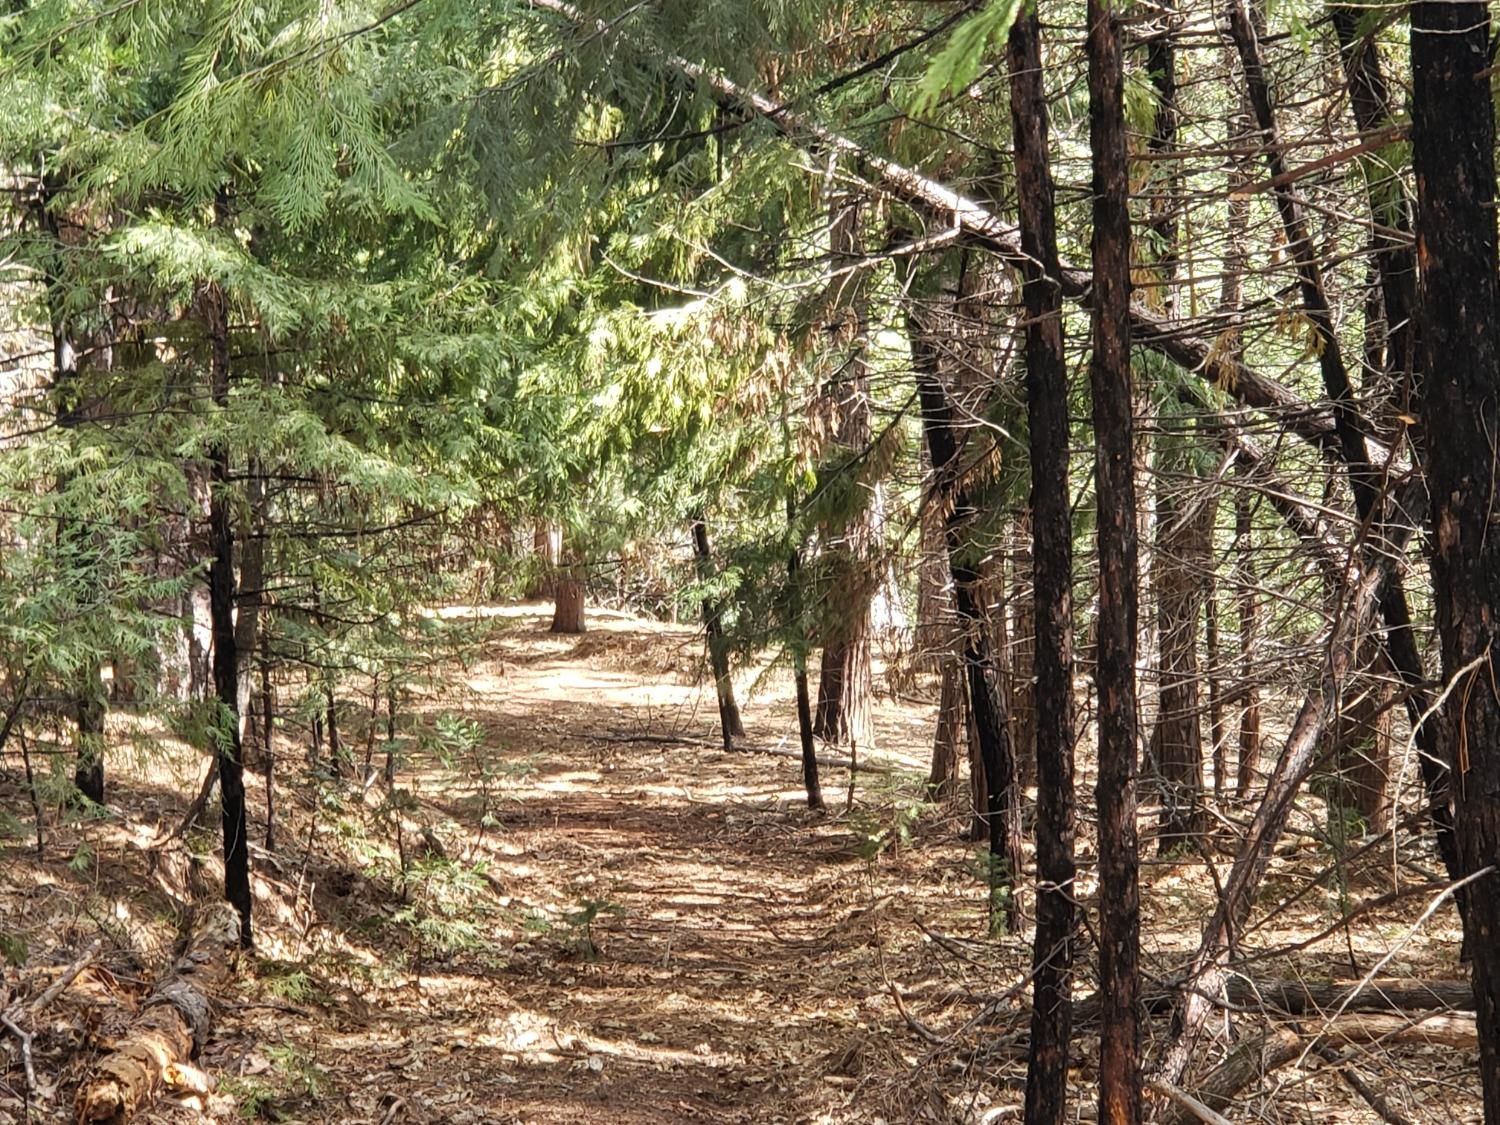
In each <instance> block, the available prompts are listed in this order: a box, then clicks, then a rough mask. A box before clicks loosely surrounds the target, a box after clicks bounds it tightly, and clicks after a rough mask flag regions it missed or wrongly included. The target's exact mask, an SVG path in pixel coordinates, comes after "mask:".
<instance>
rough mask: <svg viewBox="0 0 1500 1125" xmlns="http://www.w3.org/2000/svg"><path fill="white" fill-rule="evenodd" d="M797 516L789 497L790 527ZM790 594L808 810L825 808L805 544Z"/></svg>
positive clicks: (798, 549)
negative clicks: (806, 607)
mask: <svg viewBox="0 0 1500 1125" xmlns="http://www.w3.org/2000/svg"><path fill="white" fill-rule="evenodd" d="M795 514H796V504H795V501H794V500H793V499H792V497H791V496H787V498H786V521H787V526H788V527H789V528H790V527H791V526H792V524H793V517H794V516H795ZM786 580H787V594H788V600H789V602H790V605H791V614H790V616H791V625H792V678H793V682H794V685H795V687H796V690H797V735H798V738H799V740H800V741H801V745H802V785H803V788H805V789H806V790H807V807H808V808H810V809H821V808H822V807H823V783H822V780H821V779H820V778H819V776H818V751H817V745H816V743H815V742H814V741H813V739H814V734H813V716H812V693H811V692H810V691H809V690H808V684H807V622H806V618H805V616H804V614H803V612H802V544H801V543H800V542H798V543H794V544H793V545H792V550H791V553H790V554H788V555H787V558H786Z"/></svg>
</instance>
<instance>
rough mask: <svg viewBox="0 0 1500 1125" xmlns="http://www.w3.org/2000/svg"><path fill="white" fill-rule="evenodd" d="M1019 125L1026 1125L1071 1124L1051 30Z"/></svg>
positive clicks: (1030, 61) (1065, 563)
mask: <svg viewBox="0 0 1500 1125" xmlns="http://www.w3.org/2000/svg"><path fill="white" fill-rule="evenodd" d="M1007 61H1008V63H1009V68H1010V74H1011V79H1010V82H1011V124H1012V129H1013V133H1014V137H1015V159H1016V181H1017V196H1018V198H1019V200H1020V220H1021V238H1022V244H1023V246H1024V247H1025V249H1026V257H1027V265H1026V268H1025V273H1024V281H1023V285H1022V291H1021V296H1022V300H1023V302H1024V304H1025V307H1026V344H1025V347H1026V415H1027V419H1028V422H1029V428H1030V433H1031V567H1032V599H1031V607H1032V637H1033V649H1032V668H1033V671H1034V674H1035V677H1036V680H1035V686H1034V687H1033V688H1032V700H1031V701H1032V713H1033V716H1034V718H1033V728H1034V736H1035V740H1036V779H1037V780H1036V936H1035V940H1034V944H1033V948H1032V969H1033V973H1034V975H1035V980H1034V984H1033V986H1032V1007H1031V1013H1032V1014H1031V1049H1030V1052H1029V1056H1028V1064H1027V1073H1026V1106H1025V1113H1026V1117H1025V1121H1026V1125H1062V1122H1063V1121H1065V1120H1066V1119H1067V1110H1068V1044H1069V1041H1070V1039H1071V1038H1072V1029H1073V939H1074V929H1075V926H1076V921H1075V916H1074V915H1075V911H1074V906H1073V902H1074V893H1075V891H1074V886H1073V881H1074V879H1075V877H1076V876H1077V864H1076V861H1075V859H1074V851H1073V848H1074V836H1075V833H1076V826H1075V823H1074V793H1073V737H1074V729H1073V528H1072V509H1071V507H1070V505H1069V497H1068V368H1067V361H1066V358H1065V356H1064V354H1063V330H1062V289H1061V287H1060V286H1059V284H1058V281H1057V277H1058V272H1059V271H1058V261H1057V220H1056V215H1055V212H1054V209H1053V200H1054V196H1053V187H1052V172H1051V164H1050V161H1051V155H1050V151H1049V148H1050V140H1049V137H1048V120H1047V97H1046V91H1045V90H1044V89H1043V85H1042V48H1041V24H1040V22H1039V20H1038V19H1037V15H1036V10H1035V8H1027V9H1026V10H1025V11H1023V12H1022V14H1021V15H1020V16H1018V17H1017V19H1016V22H1015V24H1014V25H1013V26H1012V28H1011V33H1010V43H1009V46H1008V50H1007Z"/></svg>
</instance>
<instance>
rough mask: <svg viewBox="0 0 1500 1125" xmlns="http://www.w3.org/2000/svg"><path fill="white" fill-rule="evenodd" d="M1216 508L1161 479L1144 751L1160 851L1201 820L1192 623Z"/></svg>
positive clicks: (1198, 609) (1186, 837)
mask: <svg viewBox="0 0 1500 1125" xmlns="http://www.w3.org/2000/svg"><path fill="white" fill-rule="evenodd" d="M1216 507H1217V505H1216V504H1215V502H1214V501H1213V500H1212V499H1211V498H1203V497H1195V496H1193V495H1191V494H1190V493H1187V494H1185V493H1184V490H1183V489H1182V488H1181V486H1180V485H1179V484H1178V483H1176V482H1173V481H1171V480H1170V479H1169V478H1168V477H1167V476H1163V477H1162V478H1161V496H1160V498H1159V499H1158V501H1157V516H1158V523H1157V565H1156V597H1157V613H1158V626H1157V631H1158V635H1159V636H1160V638H1161V663H1160V674H1161V705H1160V708H1159V710H1158V715H1157V720H1156V728H1155V730H1154V731H1153V732H1152V736H1151V756H1152V758H1153V759H1154V760H1155V762H1156V768H1157V770H1158V771H1159V772H1160V775H1161V782H1162V810H1161V819H1160V832H1159V834H1158V837H1157V847H1158V849H1159V850H1160V852H1162V853H1163V854H1165V853H1167V852H1170V851H1172V850H1173V849H1174V848H1177V847H1179V846H1181V845H1182V844H1183V843H1185V842H1188V841H1190V840H1192V839H1194V838H1195V837H1197V836H1198V835H1200V834H1201V833H1202V832H1203V829H1204V827H1205V825H1206V814H1205V811H1204V807H1203V792H1202V790H1203V730H1202V718H1201V714H1200V710H1199V698H1198V683H1199V680H1200V679H1201V671H1200V669H1199V666H1198V628H1199V621H1200V618H1201V617H1202V609H1203V602H1204V593H1205V590H1204V581H1203V576H1204V575H1205V574H1206V573H1207V572H1208V567H1209V563H1210V560H1211V557H1212V554H1213V525H1214V513H1215V510H1216Z"/></svg>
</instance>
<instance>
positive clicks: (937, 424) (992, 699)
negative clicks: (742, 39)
mask: <svg viewBox="0 0 1500 1125" xmlns="http://www.w3.org/2000/svg"><path fill="white" fill-rule="evenodd" d="M907 324H908V327H907V331H908V334H909V335H910V337H911V349H912V367H913V368H914V369H915V372H916V377H917V391H918V398H919V400H920V403H921V408H922V429H923V432H924V433H925V435H926V438H927V450H928V454H929V456H930V457H931V459H932V470H933V475H934V478H935V480H934V491H935V493H936V494H937V495H938V496H941V497H944V499H945V503H944V506H945V507H947V509H948V516H947V520H946V523H945V526H944V538H945V541H946V544H947V549H948V566H949V569H950V572H951V574H952V577H953V607H954V610H955V612H956V613H957V616H958V622H959V629H960V642H959V643H960V646H961V652H962V663H963V669H964V678H965V682H966V684H967V685H968V689H969V716H970V718H971V720H972V721H973V723H974V729H975V735H976V740H977V743H978V746H979V756H980V760H981V762H982V765H983V773H984V797H985V801H984V819H985V821H986V827H987V829H988V832H989V840H990V860H989V863H990V871H989V879H990V903H991V924H992V925H993V926H994V927H995V928H996V929H997V930H1001V931H1009V930H1013V929H1014V928H1015V926H1016V924H1017V919H1018V918H1019V902H1018V894H1017V887H1018V885H1019V879H1020V875H1021V793H1020V785H1019V784H1018V782H1017V780H1016V762H1015V752H1014V748H1013V747H1012V745H1011V741H1010V723H1009V721H1008V717H1007V716H1006V713H1005V700H1004V696H1003V695H1002V694H1001V690H1000V675H999V668H998V665H997V661H996V660H995V654H994V648H993V644H992V641H991V637H990V623H989V622H988V621H987V620H986V616H985V612H984V601H983V597H982V594H981V576H980V573H979V567H978V564H977V562H976V561H975V560H974V559H973V558H972V555H973V553H974V552H973V550H972V547H971V544H970V543H969V542H968V534H967V527H968V525H969V524H970V523H971V522H972V521H973V519H974V517H975V515H976V514H977V512H976V510H975V507H974V502H973V500H972V499H971V498H970V497H969V495H968V490H967V488H966V487H965V486H963V485H962V484H961V483H959V482H958V479H957V478H958V474H959V469H960V464H959V462H960V455H959V441H958V433H957V430H956V428H955V424H954V417H953V407H952V403H951V402H950V401H949V398H948V392H947V389H946V388H945V386H944V384H943V378H942V371H941V361H940V358H939V353H938V349H937V347H936V345H935V342H934V341H933V339H932V331H931V328H930V326H929V325H926V324H924V323H923V321H922V317H921V315H920V313H918V312H917V310H915V309H912V310H911V312H910V313H909V314H908V321H907Z"/></svg>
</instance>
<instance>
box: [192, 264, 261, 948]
mask: <svg viewBox="0 0 1500 1125" xmlns="http://www.w3.org/2000/svg"><path fill="white" fill-rule="evenodd" d="M198 303H199V307H200V309H201V311H202V314H203V320H204V327H205V330H206V333H207V336H208V344H209V394H210V397H211V399H212V401H213V404H214V406H215V407H216V408H217V409H219V410H225V409H227V408H228V406H229V302H228V299H227V298H226V297H225V295H224V291H223V290H222V289H220V288H219V286H218V283H216V282H212V281H207V282H202V283H200V284H199V286H198ZM209 457H210V461H211V467H212V490H211V492H210V495H209V517H208V528H209V545H210V547H211V548H212V551H213V554H212V558H211V561H210V563H209V571H208V588H209V608H210V611H211V614H212V620H213V673H214V695H215V698H216V700H217V702H218V706H219V715H218V722H217V723H216V724H215V725H214V730H213V735H212V738H213V750H214V753H215V756H216V759H217V761H218V770H219V800H220V804H221V806H222V808H221V811H222V822H223V831H224V897H225V898H226V899H227V900H228V901H229V902H230V904H231V905H233V906H234V908H235V910H236V912H237V913H238V914H239V919H240V944H241V945H242V946H244V947H245V948H246V949H248V948H250V945H251V941H252V938H253V934H252V930H251V921H250V912H251V892H250V850H249V836H248V834H247V825H246V815H245V775H244V766H243V763H242V759H241V749H242V744H241V742H240V716H239V706H240V702H239V701H240V661H239V651H238V647H237V645H236V638H235V628H234V610H235V605H234V603H235V575H234V540H235V534H234V514H233V498H232V497H231V496H230V494H229V489H230V487H231V483H230V482H231V479H232V478H231V474H230V464H229V450H228V449H227V448H226V447H225V446H219V447H217V448H215V449H213V450H212V451H211V452H210V454H209Z"/></svg>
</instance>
